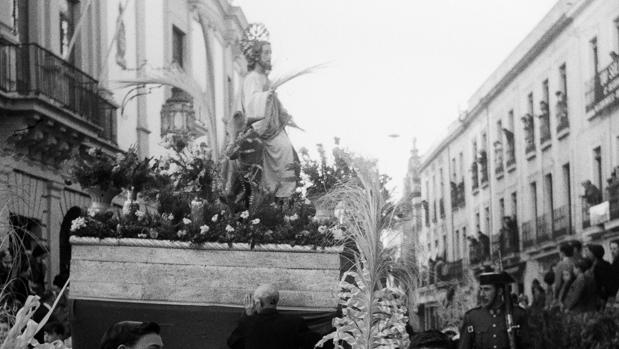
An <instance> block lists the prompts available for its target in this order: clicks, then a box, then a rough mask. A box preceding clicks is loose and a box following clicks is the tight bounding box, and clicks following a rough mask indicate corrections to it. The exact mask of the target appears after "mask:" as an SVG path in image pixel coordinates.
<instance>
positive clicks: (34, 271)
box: [0, 243, 71, 348]
mask: <svg viewBox="0 0 619 349" xmlns="http://www.w3.org/2000/svg"><path fill="white" fill-rule="evenodd" d="M23 247H25V248H24V249H19V250H17V249H5V250H0V290H1V292H0V343H2V342H3V341H4V339H5V337H6V335H7V333H8V330H9V328H10V327H11V326H12V324H13V323H12V322H13V321H12V320H13V318H14V316H15V314H16V313H17V311H18V310H19V309H20V308H22V306H23V305H24V303H25V302H26V299H27V298H28V296H30V295H36V296H38V297H39V298H40V303H41V306H40V307H39V308H38V309H37V311H36V312H35V313H34V314H33V316H32V320H34V321H36V322H37V323H39V322H41V321H42V320H43V319H44V318H45V316H46V315H47V313H48V311H49V310H51V309H52V306H53V304H54V303H55V302H56V299H57V298H58V303H57V305H56V307H55V308H54V310H53V312H52V314H51V315H50V317H49V319H48V320H47V323H46V325H45V327H44V328H43V330H42V331H39V333H37V335H36V336H35V339H36V340H37V341H38V342H39V343H54V345H55V347H56V348H70V347H71V340H70V336H71V329H70V321H69V301H68V298H67V296H68V295H67V291H68V290H65V291H64V292H62V293H61V290H62V288H63V287H64V285H65V283H66V282H67V279H68V277H67V276H66V275H60V274H59V275H56V276H55V277H54V279H53V282H52V287H51V288H49V287H47V283H46V281H45V276H46V273H47V267H46V264H45V260H46V259H47V254H48V252H47V249H46V248H45V246H43V245H41V244H38V243H32V244H25V245H24V246H23ZM30 247H32V248H30ZM60 343H62V346H60V345H59V344H60Z"/></svg>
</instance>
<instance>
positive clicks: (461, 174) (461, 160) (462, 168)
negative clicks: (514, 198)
mask: <svg viewBox="0 0 619 349" xmlns="http://www.w3.org/2000/svg"><path fill="white" fill-rule="evenodd" d="M617 144H619V137H618V138H617ZM458 157H459V158H460V176H461V177H462V181H463V182H464V153H462V152H460V155H459V156H458Z"/></svg>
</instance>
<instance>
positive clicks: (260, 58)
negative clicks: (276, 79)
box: [245, 41, 272, 73]
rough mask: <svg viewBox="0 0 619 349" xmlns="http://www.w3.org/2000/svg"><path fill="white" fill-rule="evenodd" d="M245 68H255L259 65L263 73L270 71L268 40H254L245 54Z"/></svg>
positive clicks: (250, 69) (269, 45) (269, 46)
mask: <svg viewBox="0 0 619 349" xmlns="http://www.w3.org/2000/svg"><path fill="white" fill-rule="evenodd" d="M245 58H246V59H247V70H249V71H252V70H255V69H256V67H258V66H260V67H261V68H262V70H263V72H264V73H267V72H269V71H271V68H272V66H271V44H270V43H269V42H268V41H256V42H254V43H253V44H252V46H251V49H250V50H249V52H248V53H247V55H246V56H245Z"/></svg>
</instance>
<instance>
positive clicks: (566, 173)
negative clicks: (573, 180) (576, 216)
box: [562, 163, 572, 229]
mask: <svg viewBox="0 0 619 349" xmlns="http://www.w3.org/2000/svg"><path fill="white" fill-rule="evenodd" d="M562 170H563V192H564V193H565V203H566V204H567V210H566V211H567V212H566V213H567V216H568V224H569V227H570V229H571V226H572V188H571V185H570V164H569V163H567V164H565V165H563V167H562Z"/></svg>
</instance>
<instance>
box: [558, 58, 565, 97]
mask: <svg viewBox="0 0 619 349" xmlns="http://www.w3.org/2000/svg"><path fill="white" fill-rule="evenodd" d="M559 79H560V85H559V90H560V91H561V92H563V96H564V97H565V98H567V70H566V67H565V63H563V64H562V65H561V66H560V67H559Z"/></svg>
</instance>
